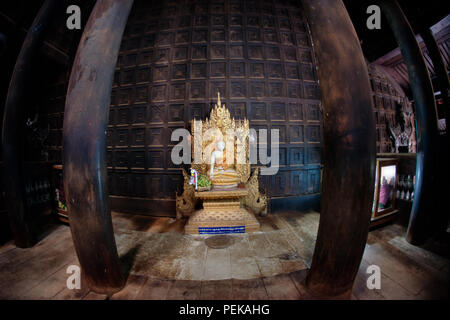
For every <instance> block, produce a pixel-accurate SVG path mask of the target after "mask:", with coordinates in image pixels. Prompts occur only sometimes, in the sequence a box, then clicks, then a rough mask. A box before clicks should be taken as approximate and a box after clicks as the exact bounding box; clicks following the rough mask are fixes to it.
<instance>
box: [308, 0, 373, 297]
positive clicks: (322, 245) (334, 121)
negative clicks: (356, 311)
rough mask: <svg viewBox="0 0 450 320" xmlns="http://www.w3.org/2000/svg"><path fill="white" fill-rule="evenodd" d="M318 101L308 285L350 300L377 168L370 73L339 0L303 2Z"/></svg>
mask: <svg viewBox="0 0 450 320" xmlns="http://www.w3.org/2000/svg"><path fill="white" fill-rule="evenodd" d="M302 3H303V6H304V8H305V9H306V12H307V19H308V22H309V25H310V28H311V32H312V38H313V41H314V51H315V55H316V57H317V60H318V72H319V80H320V89H321V96H322V103H323V111H322V113H323V145H324V147H323V164H324V169H323V178H322V204H321V207H322V209H321V214H320V224H319V231H318V235H317V241H316V246H315V250H314V256H313V260H312V264H311V269H310V271H309V273H308V276H307V278H306V281H305V284H306V286H307V288H308V289H309V290H311V291H312V293H313V294H315V295H317V296H321V297H336V296H341V297H350V293H351V288H352V286H353V281H354V279H355V276H356V274H357V271H358V268H359V265H360V262H361V258H362V255H363V252H364V247H365V244H366V241H367V233H368V229H369V222H370V216H371V209H372V201H373V193H374V175H375V163H376V161H375V160H376V146H375V143H376V142H375V141H376V139H375V121H374V116H373V111H372V96H371V89H370V84H369V75H368V71H367V65H366V63H365V60H364V56H363V54H362V51H361V47H360V44H359V40H358V37H357V35H356V32H355V30H354V28H353V25H352V22H351V21H350V17H349V16H348V13H347V10H346V9H345V7H344V5H343V3H342V1H341V0H302Z"/></svg>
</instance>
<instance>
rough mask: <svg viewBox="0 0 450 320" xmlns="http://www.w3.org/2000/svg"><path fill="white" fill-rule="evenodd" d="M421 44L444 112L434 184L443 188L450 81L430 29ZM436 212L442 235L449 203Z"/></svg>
mask: <svg viewBox="0 0 450 320" xmlns="http://www.w3.org/2000/svg"><path fill="white" fill-rule="evenodd" d="M420 35H421V36H422V39H423V42H424V43H425V45H426V47H427V49H428V54H429V56H430V58H431V61H432V62H433V66H434V71H435V73H436V77H437V81H436V82H437V84H436V86H435V87H434V91H441V97H442V102H443V107H442V109H443V110H444V118H445V123H446V124H447V128H446V133H445V134H444V135H439V138H438V140H439V147H438V148H439V159H438V160H437V161H438V165H439V175H438V181H437V182H436V183H437V184H438V185H440V186H445V185H446V184H447V183H448V181H449V180H450V168H449V166H448V163H450V127H449V124H450V99H449V98H450V96H449V94H450V80H449V77H448V73H447V68H446V66H445V63H444V59H443V58H442V55H441V51H440V50H439V45H438V43H437V42H436V39H435V38H434V35H433V32H432V31H431V29H430V28H424V29H423V30H422V31H420ZM446 196H447V190H446V188H442V187H441V188H440V190H439V198H440V199H445V198H446ZM436 212H438V214H437V217H436V221H435V223H434V225H436V228H435V232H436V234H439V233H440V234H444V235H445V233H446V230H447V225H448V221H449V219H450V203H449V202H448V201H438V205H437V208H436Z"/></svg>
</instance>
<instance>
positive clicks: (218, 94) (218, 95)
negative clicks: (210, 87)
mask: <svg viewBox="0 0 450 320" xmlns="http://www.w3.org/2000/svg"><path fill="white" fill-rule="evenodd" d="M217 105H218V106H219V108H220V106H221V105H222V103H221V102H220V91H219V90H217Z"/></svg>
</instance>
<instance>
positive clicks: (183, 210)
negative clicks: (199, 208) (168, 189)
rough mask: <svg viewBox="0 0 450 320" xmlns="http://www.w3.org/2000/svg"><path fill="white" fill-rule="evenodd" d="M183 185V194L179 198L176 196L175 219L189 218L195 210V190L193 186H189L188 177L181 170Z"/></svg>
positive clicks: (184, 171)
mask: <svg viewBox="0 0 450 320" xmlns="http://www.w3.org/2000/svg"><path fill="white" fill-rule="evenodd" d="M182 172H183V177H184V184H183V193H182V194H181V195H180V196H179V195H178V194H176V208H177V219H180V218H182V217H190V216H191V215H192V213H193V212H194V210H195V202H196V199H195V196H194V194H195V188H194V185H190V184H189V176H188V174H187V172H186V170H184V168H182Z"/></svg>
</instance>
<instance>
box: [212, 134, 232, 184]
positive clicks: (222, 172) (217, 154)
mask: <svg viewBox="0 0 450 320" xmlns="http://www.w3.org/2000/svg"><path fill="white" fill-rule="evenodd" d="M224 150H225V142H224V141H223V140H219V141H218V142H217V143H216V148H215V150H214V151H213V152H212V153H211V162H210V166H211V168H210V170H209V178H210V179H211V182H212V184H213V186H216V187H219V188H233V187H236V186H237V185H238V183H239V176H238V174H237V172H236V171H235V170H234V169H233V168H231V167H228V164H227V163H226V161H225V153H224Z"/></svg>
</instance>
